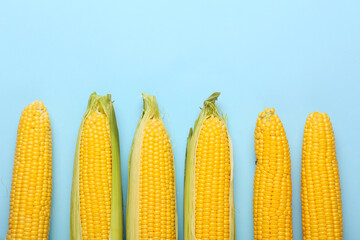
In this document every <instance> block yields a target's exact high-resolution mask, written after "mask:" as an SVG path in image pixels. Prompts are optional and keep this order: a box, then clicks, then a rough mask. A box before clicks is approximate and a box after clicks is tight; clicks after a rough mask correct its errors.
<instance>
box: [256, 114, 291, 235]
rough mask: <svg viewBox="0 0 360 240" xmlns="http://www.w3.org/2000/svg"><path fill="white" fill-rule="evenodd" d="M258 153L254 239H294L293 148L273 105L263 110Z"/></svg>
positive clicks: (257, 130)
mask: <svg viewBox="0 0 360 240" xmlns="http://www.w3.org/2000/svg"><path fill="white" fill-rule="evenodd" d="M255 153H256V159H257V163H256V171H255V179H254V199H253V205H254V209H253V211H254V212H253V214H254V239H292V237H293V234H292V213H291V162H290V150H289V144H288V141H287V139H286V134H285V130H284V127H283V125H282V123H281V121H280V119H279V117H278V115H277V114H276V113H275V110H274V109H273V108H271V109H268V108H267V109H265V111H263V112H262V113H260V114H259V117H258V119H257V123H256V128H255Z"/></svg>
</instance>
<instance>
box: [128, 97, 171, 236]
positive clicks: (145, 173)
mask: <svg viewBox="0 0 360 240" xmlns="http://www.w3.org/2000/svg"><path fill="white" fill-rule="evenodd" d="M143 99H144V110H143V113H142V115H141V118H140V120H139V123H138V126H137V129H136V132H135V137H134V140H133V143H132V147H131V151H130V157H129V178H128V179H129V181H128V198H127V211H126V239H128V240H143V239H177V236H178V235H177V213H176V190H175V170H174V159H173V153H172V147H171V143H170V138H169V135H168V133H167V131H166V129H165V125H164V123H163V122H162V120H161V117H160V113H159V109H158V105H157V103H156V99H155V97H154V96H150V95H148V94H143Z"/></svg>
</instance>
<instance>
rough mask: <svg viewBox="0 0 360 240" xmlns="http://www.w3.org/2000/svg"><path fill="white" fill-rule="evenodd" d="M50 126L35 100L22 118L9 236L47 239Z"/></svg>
mask: <svg viewBox="0 0 360 240" xmlns="http://www.w3.org/2000/svg"><path fill="white" fill-rule="evenodd" d="M51 147H52V145H51V126H50V119H49V115H48V112H47V110H46V107H45V106H44V104H43V102H42V101H35V102H33V103H31V104H30V105H28V106H27V107H25V109H24V111H23V112H22V115H21V117H20V122H19V127H18V132H17V140H16V150H15V160H14V169H13V179H12V184H11V193H10V215H9V229H8V233H7V238H6V239H9V240H10V239H48V234H49V229H50V226H49V224H50V211H51V209H50V208H51V190H52V187H51V184H52V150H51Z"/></svg>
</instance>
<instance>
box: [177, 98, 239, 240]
mask: <svg viewBox="0 0 360 240" xmlns="http://www.w3.org/2000/svg"><path fill="white" fill-rule="evenodd" d="M219 95H220V93H219V92H215V93H213V94H212V95H210V97H209V98H208V99H206V100H205V101H204V107H203V108H201V112H200V114H199V117H198V118H197V119H196V121H195V125H194V129H192V128H190V132H189V136H188V139H187V146H186V154H185V186H184V239H187V240H196V237H195V162H196V147H197V143H198V138H199V135H200V130H201V127H202V125H203V123H204V121H205V120H206V119H207V118H209V117H211V116H216V117H219V119H220V120H221V121H222V122H223V123H224V124H225V125H226V124H227V118H226V115H225V116H223V115H222V112H221V110H220V109H219V108H218V106H217V105H216V104H215V101H216V100H217V99H218V97H219ZM228 136H229V141H230V161H231V179H230V196H229V198H230V239H235V207H234V192H233V150H232V143H231V139H230V135H229V134H228Z"/></svg>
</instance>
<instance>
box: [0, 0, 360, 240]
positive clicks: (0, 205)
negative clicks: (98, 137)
mask: <svg viewBox="0 0 360 240" xmlns="http://www.w3.org/2000/svg"><path fill="white" fill-rule="evenodd" d="M359 9H360V2H359V1H356V0H353V1H310V0H305V1H298V2H294V1H285V0H284V1H276V0H275V1H268V0H267V1H235V0H233V1H208V0H207V1H205V0H201V1H165V0H163V1H158V0H155V1H138V0H135V1H128V2H125V1H122V2H120V1H116V2H115V1H100V2H99V1H93V2H92V1H57V2H55V1H38V0H34V1H6V2H5V1H0V100H1V118H0V154H1V158H0V164H1V166H0V239H4V238H5V236H6V231H7V218H8V211H9V190H10V186H11V175H12V166H13V159H14V150H15V142H16V131H17V125H18V120H19V117H20V114H21V111H22V109H23V108H24V107H25V106H26V105H27V104H29V103H30V102H32V101H33V100H36V99H39V100H43V101H44V103H45V105H46V106H47V108H48V111H49V114H50V117H51V124H52V130H53V199H52V215H51V230H50V238H51V239H54V240H55V239H56V240H63V239H68V238H69V214H70V190H71V182H72V169H73V158H74V153H75V142H76V138H77V133H78V128H79V125H80V121H81V119H82V115H83V113H84V112H85V109H86V105H87V100H88V97H89V95H90V93H92V92H93V91H97V92H98V93H99V94H106V93H111V94H112V96H113V99H114V100H115V110H116V114H117V119H118V126H119V130H120V141H121V143H120V149H121V158H122V161H121V167H122V183H123V191H124V199H126V190H127V167H128V162H127V160H128V154H129V151H130V145H131V142H132V138H133V134H134V132H135V128H136V124H137V122H138V119H139V117H140V114H141V110H142V100H141V93H142V92H147V93H150V94H154V95H156V97H157V99H158V102H159V106H160V110H161V114H162V116H163V118H164V122H165V124H166V127H167V129H168V131H169V133H170V136H171V140H172V144H173V149H174V156H175V164H176V180H177V203H178V217H179V236H180V238H179V239H182V236H183V233H182V230H183V224H182V219H183V213H182V203H183V200H182V197H183V179H184V156H185V145H186V138H187V135H188V132H189V128H190V127H192V126H193V124H194V121H195V119H196V118H197V116H198V114H199V107H200V106H202V103H203V101H204V99H206V98H207V97H208V96H209V95H210V94H211V93H212V92H214V91H221V92H222V95H221V96H220V99H219V102H218V103H219V105H220V106H221V108H222V110H223V111H224V112H225V113H228V124H229V131H230V134H231V138H232V140H233V145H234V168H235V169H234V171H235V179H234V181H235V182H234V188H235V202H236V234H237V237H238V239H251V238H252V237H253V234H252V226H253V225H252V184H253V176H254V167H255V164H254V162H255V156H254V150H253V149H254V138H253V132H254V127H255V123H256V118H257V115H258V113H259V112H261V111H262V110H263V109H264V108H265V107H274V108H276V112H277V113H278V114H279V116H280V118H281V120H282V122H283V124H284V126H285V130H286V133H287V136H288V140H289V144H290V149H291V158H292V180H293V226H294V227H293V231H294V239H297V240H298V239H301V205H300V167H301V147H302V136H303V128H304V124H305V119H306V117H307V115H308V114H309V113H310V112H313V111H317V110H319V111H324V112H327V113H328V114H329V116H330V117H331V120H332V123H333V127H334V130H335V134H336V145H337V156H338V160H339V165H340V173H341V186H342V199H343V213H344V237H345V239H349V240H354V239H355V240H356V239H360V237H359V232H358V231H359V229H360V221H359V218H360V207H359V206H360V201H359V199H360V188H359V185H360V174H359V171H360V140H359V139H360V136H359V133H360V124H359V119H360V111H359V110H360V107H359V103H360V101H359V100H360V97H359V92H360V83H359V81H360V27H359V23H360V14H359ZM125 202H126V201H125Z"/></svg>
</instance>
